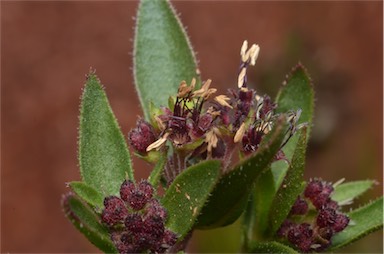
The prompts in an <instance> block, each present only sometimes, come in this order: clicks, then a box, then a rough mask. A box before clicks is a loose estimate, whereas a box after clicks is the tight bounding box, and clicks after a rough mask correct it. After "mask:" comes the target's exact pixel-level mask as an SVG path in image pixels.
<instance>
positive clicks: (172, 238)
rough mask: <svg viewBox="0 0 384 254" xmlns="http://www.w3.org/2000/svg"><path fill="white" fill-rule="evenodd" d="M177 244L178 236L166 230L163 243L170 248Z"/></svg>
mask: <svg viewBox="0 0 384 254" xmlns="http://www.w3.org/2000/svg"><path fill="white" fill-rule="evenodd" d="M176 242H177V235H176V234H175V233H173V232H172V231H170V230H165V231H164V237H163V243H165V244H166V245H167V246H168V248H169V247H170V246H173V245H175V243H176Z"/></svg>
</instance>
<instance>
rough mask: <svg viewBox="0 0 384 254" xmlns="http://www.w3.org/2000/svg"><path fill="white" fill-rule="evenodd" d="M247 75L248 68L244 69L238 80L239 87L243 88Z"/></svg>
mask: <svg viewBox="0 0 384 254" xmlns="http://www.w3.org/2000/svg"><path fill="white" fill-rule="evenodd" d="M246 74H247V68H245V67H243V68H242V69H241V71H240V73H239V77H238V78H237V87H238V88H241V87H242V86H243V84H244V78H245V75H246Z"/></svg>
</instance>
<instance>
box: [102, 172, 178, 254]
mask: <svg viewBox="0 0 384 254" xmlns="http://www.w3.org/2000/svg"><path fill="white" fill-rule="evenodd" d="M153 192H154V189H153V187H152V185H150V184H149V183H148V182H147V181H145V180H142V181H141V182H140V183H138V184H137V186H136V185H135V184H134V183H133V182H132V181H129V180H126V181H124V182H123V184H122V185H121V188H120V198H119V197H116V196H109V197H106V198H105V199H104V206H105V208H104V210H103V212H102V215H101V219H102V221H103V223H105V224H106V225H107V226H108V228H109V230H110V233H111V239H112V241H113V243H114V244H115V246H116V248H117V250H118V251H119V253H141V252H144V251H150V252H153V253H155V252H156V253H163V252H166V251H167V250H169V249H170V248H171V247H172V246H173V245H174V244H175V243H176V242H177V236H176V234H175V233H173V232H172V231H170V230H168V229H166V228H165V227H164V222H165V220H166V218H167V212H166V211H165V209H164V207H163V206H161V204H160V203H159V201H158V200H157V199H155V198H154V197H153Z"/></svg>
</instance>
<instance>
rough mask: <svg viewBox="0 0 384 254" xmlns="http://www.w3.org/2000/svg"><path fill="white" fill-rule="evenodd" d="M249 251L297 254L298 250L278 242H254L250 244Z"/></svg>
mask: <svg viewBox="0 0 384 254" xmlns="http://www.w3.org/2000/svg"><path fill="white" fill-rule="evenodd" d="M249 252H251V253H289V254H298V252H297V251H295V250H294V249H292V248H291V247H289V246H287V245H284V244H282V243H278V242H255V243H253V244H252V245H251V247H250V249H249Z"/></svg>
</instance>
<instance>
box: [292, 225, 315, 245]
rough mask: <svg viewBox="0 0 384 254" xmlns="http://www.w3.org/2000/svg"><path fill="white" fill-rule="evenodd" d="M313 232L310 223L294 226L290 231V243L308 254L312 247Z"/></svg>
mask: <svg viewBox="0 0 384 254" xmlns="http://www.w3.org/2000/svg"><path fill="white" fill-rule="evenodd" d="M312 236H313V230H312V229H311V226H310V225H309V224H308V223H302V224H299V225H295V226H292V227H291V229H290V230H289V231H288V234H287V237H288V241H290V242H291V243H292V244H294V245H295V246H296V247H298V248H299V249H300V250H301V251H303V252H308V251H309V250H310V249H311V245H312Z"/></svg>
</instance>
